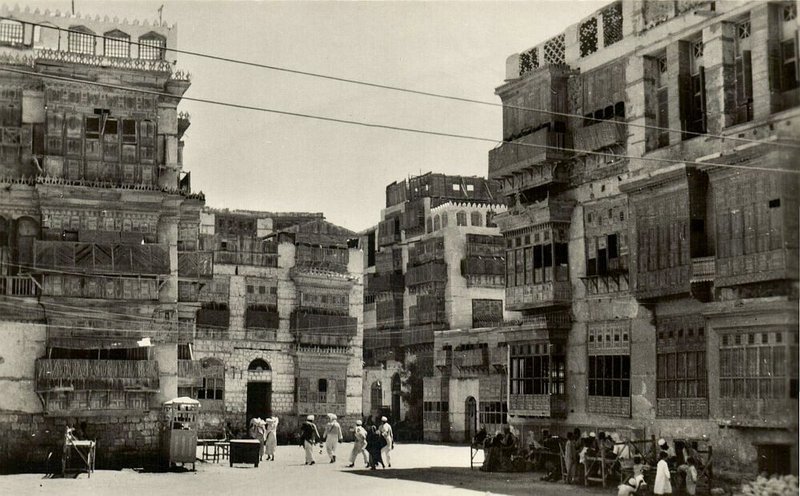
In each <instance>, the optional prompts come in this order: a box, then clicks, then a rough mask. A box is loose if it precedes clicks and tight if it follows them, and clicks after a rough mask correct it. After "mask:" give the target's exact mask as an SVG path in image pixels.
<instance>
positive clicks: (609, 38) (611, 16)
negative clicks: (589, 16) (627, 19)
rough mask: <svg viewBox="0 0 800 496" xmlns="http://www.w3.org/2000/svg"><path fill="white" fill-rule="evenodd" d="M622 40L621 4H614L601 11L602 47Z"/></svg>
mask: <svg viewBox="0 0 800 496" xmlns="http://www.w3.org/2000/svg"><path fill="white" fill-rule="evenodd" d="M620 40H622V4H621V3H616V4H614V5H612V6H611V7H609V8H607V9H605V10H604V11H603V46H610V45H613V44H614V43H616V42H618V41H620Z"/></svg>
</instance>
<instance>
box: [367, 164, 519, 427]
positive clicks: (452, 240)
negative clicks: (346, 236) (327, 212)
mask: <svg viewBox="0 0 800 496" xmlns="http://www.w3.org/2000/svg"><path fill="white" fill-rule="evenodd" d="M496 195H497V192H496V190H495V189H494V188H493V187H492V186H491V185H490V184H489V183H488V182H487V181H486V179H483V178H477V177H463V176H446V175H443V174H433V173H428V174H425V175H422V176H417V177H412V178H410V179H408V180H407V181H402V182H396V183H392V184H390V185H389V186H387V188H386V196H387V202H386V205H387V207H386V209H384V211H383V212H382V215H381V218H382V221H381V222H380V224H379V225H378V227H377V229H376V230H374V231H369V232H367V233H364V235H363V236H362V240H361V241H362V243H363V246H364V247H365V248H366V249H365V255H364V256H365V260H366V263H365V267H366V269H365V272H366V276H365V277H366V279H365V282H364V301H365V305H364V325H365V335H364V352H365V363H366V367H365V369H364V377H365V379H364V393H363V402H364V406H363V411H364V414H365V415H372V416H379V415H387V416H389V417H391V418H392V419H393V421H394V422H395V423H397V422H400V421H407V422H409V424H410V425H409V429H410V430H412V431H415V433H409V435H411V436H415V435H416V436H419V435H421V434H422V432H421V431H422V430H423V429H424V432H425V437H426V439H435V440H442V439H450V432H449V431H450V424H449V423H448V422H442V420H441V415H440V413H441V409H442V407H443V405H445V404H447V403H448V402H449V399H448V398H444V399H442V394H447V393H446V386H445V392H444V393H443V392H442V384H443V381H442V379H441V378H438V379H434V377H435V376H438V372H437V370H438V364H437V363H436V362H435V360H434V348H435V347H436V346H437V345H436V344H435V341H436V339H437V338H436V336H437V331H439V330H449V329H473V328H483V327H487V326H491V325H494V324H496V323H498V322H503V320H504V314H505V312H504V309H503V285H504V274H503V258H502V254H501V253H500V251H499V250H498V248H499V245H498V243H500V242H501V239H500V237H499V232H498V229H497V227H496V226H495V225H494V221H493V219H494V217H495V216H496V215H499V214H500V213H502V212H504V211H505V206H504V205H503V204H502V203H500V202H498V201H497V200H496V198H497V196H496ZM423 389H424V394H423ZM460 402H461V404H463V403H464V400H463V399H462V400H460ZM434 407H435V408H434ZM456 410H457V411H460V412H461V414H462V415H463V410H461V409H460V408H459V409H456ZM462 424H463V422H462Z"/></svg>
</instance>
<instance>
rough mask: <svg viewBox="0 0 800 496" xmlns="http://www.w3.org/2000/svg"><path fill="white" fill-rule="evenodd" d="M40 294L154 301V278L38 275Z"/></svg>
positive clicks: (156, 283) (155, 294) (156, 294)
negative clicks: (40, 280)
mask: <svg viewBox="0 0 800 496" xmlns="http://www.w3.org/2000/svg"><path fill="white" fill-rule="evenodd" d="M42 281H43V282H42V294H44V295H46V296H66V297H70V298H97V299H107V300H157V299H158V291H159V282H160V281H159V280H158V278H142V277H106V276H100V277H95V276H91V275H85V276H78V275H74V276H73V275H61V274H43V275H42Z"/></svg>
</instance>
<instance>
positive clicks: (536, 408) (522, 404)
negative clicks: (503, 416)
mask: <svg viewBox="0 0 800 496" xmlns="http://www.w3.org/2000/svg"><path fill="white" fill-rule="evenodd" d="M508 403H509V404H508V412H509V413H511V414H513V415H528V416H532V417H565V416H566V415H567V396H566V395H563V394H512V395H510V396H509V402H508Z"/></svg>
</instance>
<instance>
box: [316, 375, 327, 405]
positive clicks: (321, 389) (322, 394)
mask: <svg viewBox="0 0 800 496" xmlns="http://www.w3.org/2000/svg"><path fill="white" fill-rule="evenodd" d="M317 401H318V402H319V403H327V402H328V379H319V380H318V381H317Z"/></svg>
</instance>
